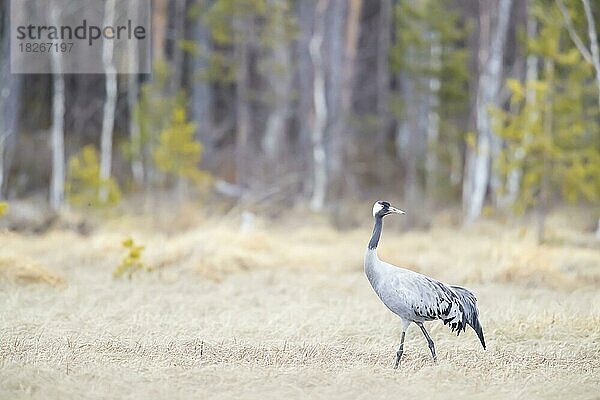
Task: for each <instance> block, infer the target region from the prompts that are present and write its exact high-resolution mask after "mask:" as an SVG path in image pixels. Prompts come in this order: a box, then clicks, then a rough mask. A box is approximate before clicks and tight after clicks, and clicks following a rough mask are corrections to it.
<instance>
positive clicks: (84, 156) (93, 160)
mask: <svg viewBox="0 0 600 400" xmlns="http://www.w3.org/2000/svg"><path fill="white" fill-rule="evenodd" d="M65 189H66V193H67V199H68V201H69V203H71V204H73V205H75V206H94V207H98V208H101V207H107V206H113V205H115V204H117V203H119V201H120V200H121V191H120V189H119V185H118V184H117V182H116V181H115V180H114V179H113V178H109V179H102V178H101V177H100V162H99V160H98V153H97V151H96V149H95V148H94V146H91V145H88V146H85V147H83V148H82V149H81V151H80V152H79V153H78V154H75V155H74V156H73V157H71V158H70V159H69V170H68V177H67V182H66V187H65ZM102 191H106V193H107V196H106V200H102V199H101V196H100V193H101V192H102Z"/></svg>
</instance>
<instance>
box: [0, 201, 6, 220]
mask: <svg viewBox="0 0 600 400" xmlns="http://www.w3.org/2000/svg"><path fill="white" fill-rule="evenodd" d="M6 211H8V203H6V202H3V201H0V217H1V216H3V215H4V214H6Z"/></svg>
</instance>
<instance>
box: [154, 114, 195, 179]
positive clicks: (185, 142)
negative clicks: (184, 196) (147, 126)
mask: <svg viewBox="0 0 600 400" xmlns="http://www.w3.org/2000/svg"><path fill="white" fill-rule="evenodd" d="M195 131H196V125H195V124H194V123H191V122H189V121H188V119H187V116H186V112H185V108H184V107H183V106H181V105H177V106H175V108H174V110H173V113H172V118H171V122H170V124H169V125H168V126H167V127H166V128H165V129H163V131H162V132H161V134H160V136H159V140H158V146H157V147H156V149H155V151H154V162H155V164H156V166H157V168H158V169H159V170H161V171H163V172H165V173H167V174H171V175H172V176H174V177H177V178H186V179H190V180H192V181H194V182H196V183H198V184H201V183H203V182H205V181H206V179H207V175H206V174H205V173H203V172H202V171H200V170H199V169H198V165H199V163H200V160H201V156H202V145H201V144H200V142H198V141H196V140H195V139H194V133H195Z"/></svg>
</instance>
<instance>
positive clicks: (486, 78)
mask: <svg viewBox="0 0 600 400" xmlns="http://www.w3.org/2000/svg"><path fill="white" fill-rule="evenodd" d="M492 3H493V2H492V1H491V0H484V1H482V2H480V5H479V6H480V12H479V29H480V35H479V37H480V40H479V79H478V88H477V95H476V100H475V127H476V131H477V145H476V148H475V149H469V154H468V155H467V166H466V167H467V171H466V174H465V181H464V185H463V207H464V211H465V214H466V220H467V221H473V220H475V219H477V218H478V217H479V216H481V212H482V210H483V204H484V200H485V195H486V192H487V189H488V185H489V183H490V175H491V160H492V155H493V154H496V153H497V152H499V150H500V146H501V142H500V139H499V138H498V137H497V136H496V135H495V134H494V133H493V132H492V127H491V119H490V115H489V113H488V108H489V107H490V106H491V105H496V106H497V105H498V104H497V102H498V100H497V97H498V93H499V90H500V87H501V82H502V61H503V57H504V45H505V42H506V36H507V32H508V26H509V20H510V10H511V6H512V0H498V8H497V13H496V10H494V8H495V7H493V4H492ZM494 15H497V22H496V24H495V27H493V26H492V21H491V19H492V16H494Z"/></svg>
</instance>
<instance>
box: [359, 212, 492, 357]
mask: <svg viewBox="0 0 600 400" xmlns="http://www.w3.org/2000/svg"><path fill="white" fill-rule="evenodd" d="M388 214H405V212H404V211H402V210H400V209H398V208H395V207H392V206H391V205H390V203H388V202H387V201H378V202H376V203H375V204H374V205H373V217H374V218H375V227H374V228H373V235H372V236H371V240H370V241H369V246H368V248H367V253H366V254H365V274H366V275H367V279H368V280H369V282H370V283H371V286H372V287H373V289H374V290H375V293H377V296H379V298H380V299H381V301H382V302H383V304H385V305H386V307H387V308H389V309H390V310H391V311H392V312H393V313H394V314H396V315H397V316H399V317H400V320H401V322H402V336H401V338H400V348H399V349H398V351H397V352H396V364H395V365H394V368H398V365H399V364H400V358H401V357H402V353H403V352H404V337H405V335H406V330H407V329H408V327H409V325H410V324H411V323H412V322H414V323H415V324H416V325H417V326H418V327H419V328H420V329H421V332H423V335H424V336H425V339H427V344H428V345H429V350H431V355H432V357H433V361H434V362H436V361H437V356H436V354H435V345H434V343H433V340H432V339H431V336H429V333H428V332H427V330H426V329H425V326H424V325H423V323H424V322H426V321H434V320H437V319H441V320H442V321H443V322H444V325H449V327H450V329H451V330H452V332H457V335H459V334H460V332H461V331H463V332H464V331H465V329H466V325H469V326H471V328H473V330H474V331H475V332H476V333H477V336H478V337H479V340H480V341H481V345H482V346H483V348H484V349H485V339H484V337H483V329H482V328H481V324H480V323H479V310H478V309H477V305H476V302H477V299H476V298H475V295H473V293H471V292H470V291H469V290H467V289H465V288H462V287H460V286H450V285H446V284H445V283H442V282H440V281H437V280H435V279H433V278H430V277H428V276H426V275H423V274H419V273H417V272H414V271H411V270H408V269H405V268H399V267H396V266H395V265H392V264H389V263H386V262H385V261H381V260H380V259H379V257H378V256H377V244H378V243H379V238H380V236H381V230H382V228H383V217H385V216H386V215H388Z"/></svg>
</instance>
